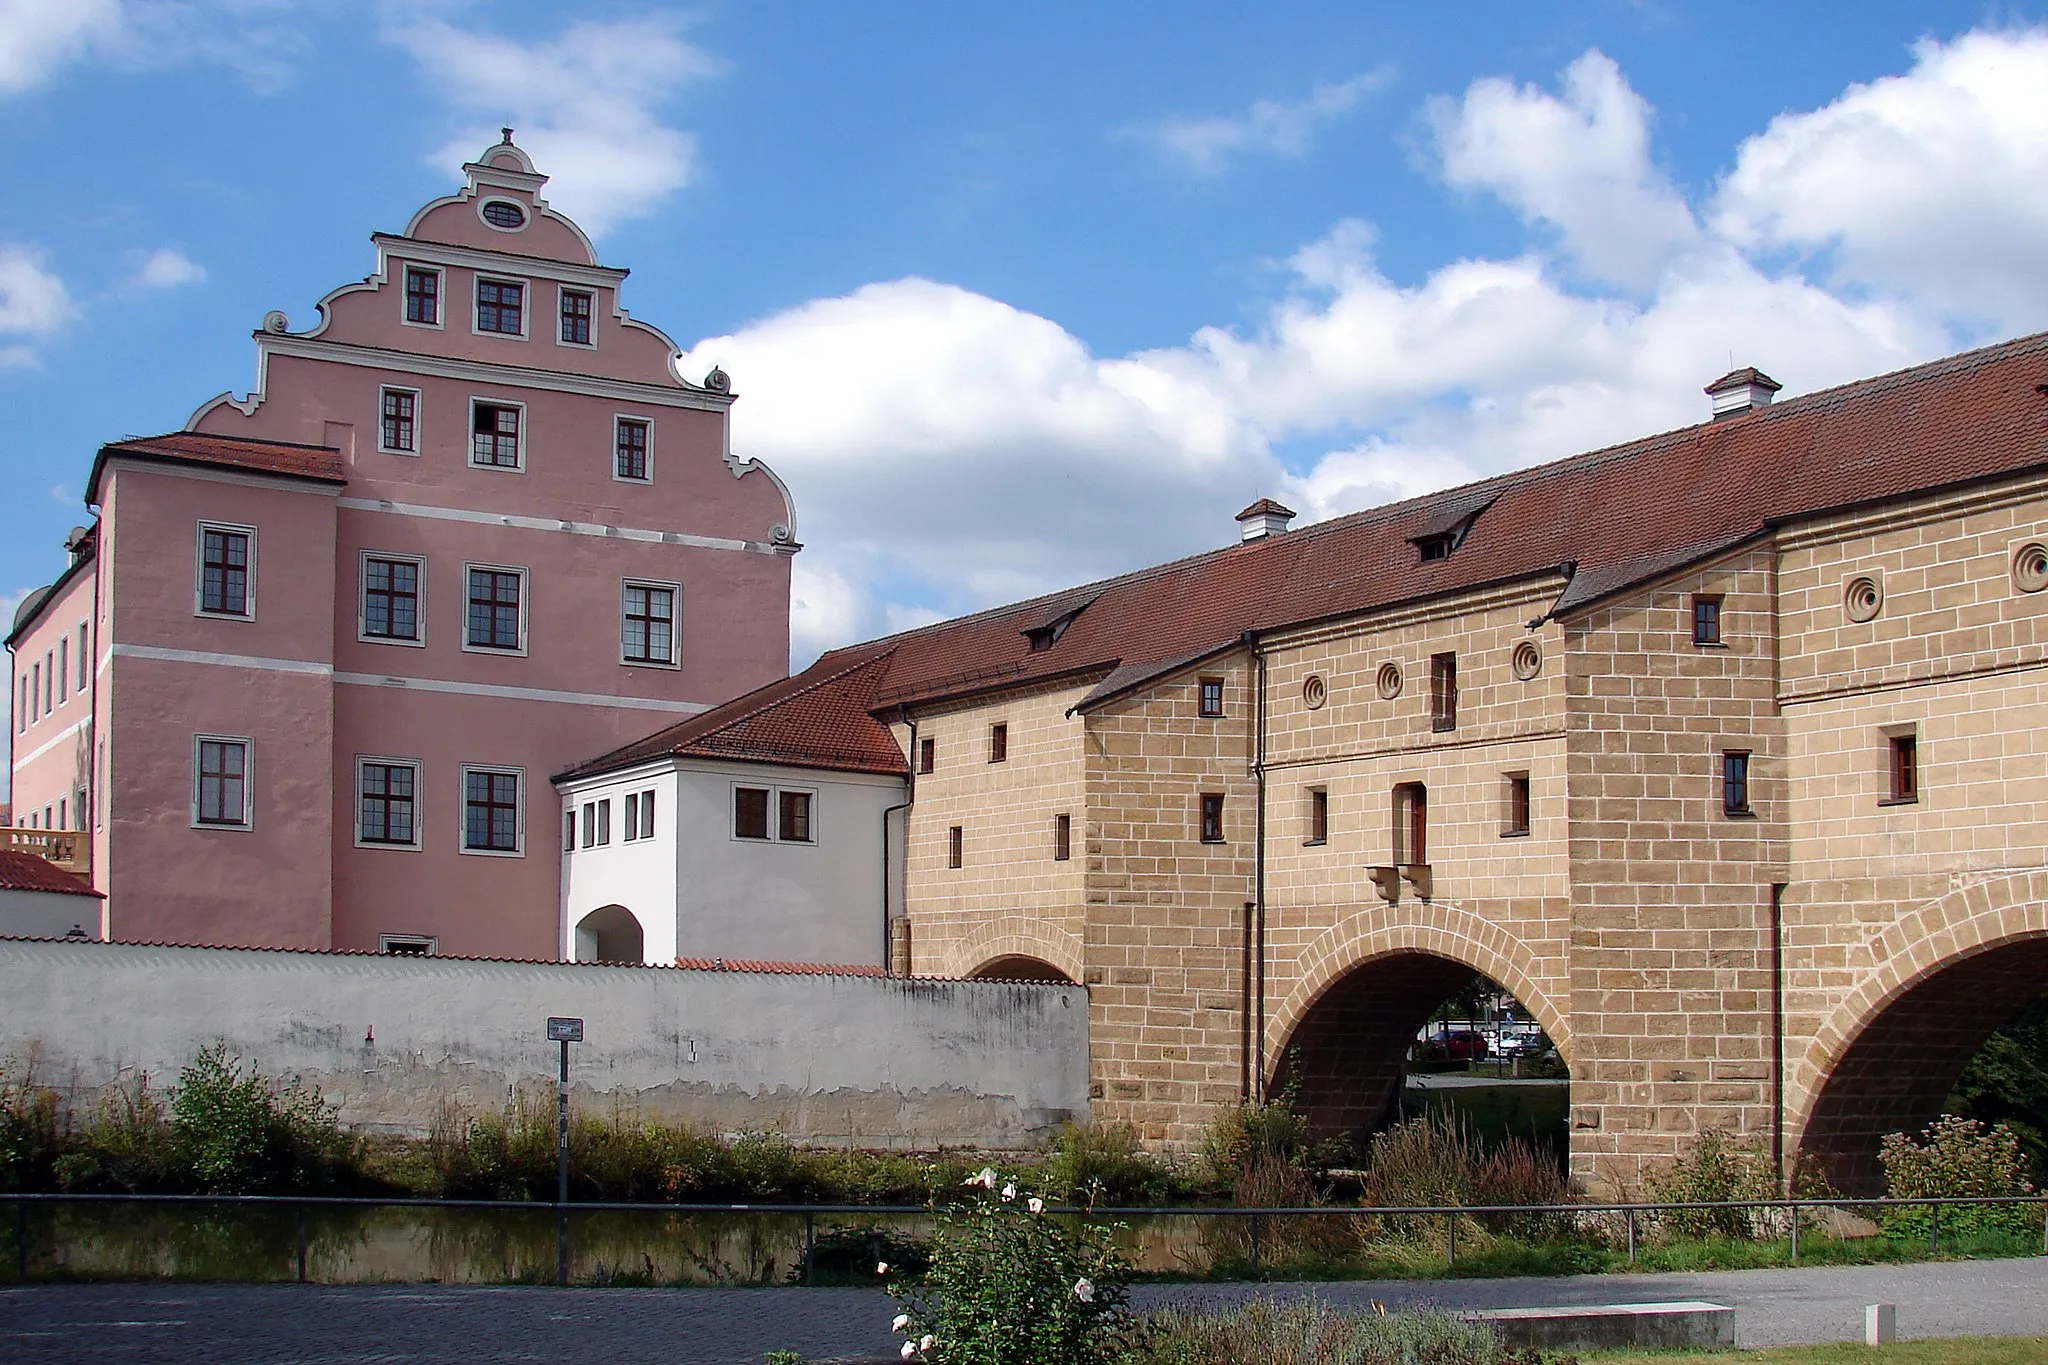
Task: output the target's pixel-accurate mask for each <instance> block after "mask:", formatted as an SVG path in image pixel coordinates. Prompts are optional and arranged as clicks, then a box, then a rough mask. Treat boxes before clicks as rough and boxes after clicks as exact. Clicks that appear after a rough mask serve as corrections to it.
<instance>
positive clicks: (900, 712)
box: [882, 706, 917, 976]
mask: <svg viewBox="0 0 2048 1365" xmlns="http://www.w3.org/2000/svg"><path fill="white" fill-rule="evenodd" d="M896 718H897V720H898V721H899V722H900V723H902V724H904V725H907V726H909V727H910V761H909V762H908V763H906V764H905V765H904V766H905V767H906V768H908V769H909V770H910V779H909V781H908V782H907V783H906V784H905V788H906V790H905V793H904V799H903V800H901V801H899V802H897V803H896V804H895V805H893V806H890V807H889V808H887V809H886V810H884V811H883V812H882V974H883V975H884V976H887V975H888V974H889V955H890V950H891V948H893V947H894V945H893V944H892V943H891V942H890V941H889V817H890V816H892V815H894V814H895V813H896V812H897V811H907V810H909V809H910V808H911V806H912V805H913V804H915V803H916V801H917V722H916V721H915V720H913V719H911V715H910V708H909V707H907V706H898V707H897V708H896ZM903 862H904V867H905V870H906V876H905V878H904V881H905V883H906V884H907V883H908V881H909V877H908V875H907V872H908V868H909V865H910V817H909V816H908V815H905V816H904V817H903Z"/></svg>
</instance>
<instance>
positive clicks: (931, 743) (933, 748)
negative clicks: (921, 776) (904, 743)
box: [917, 739, 939, 773]
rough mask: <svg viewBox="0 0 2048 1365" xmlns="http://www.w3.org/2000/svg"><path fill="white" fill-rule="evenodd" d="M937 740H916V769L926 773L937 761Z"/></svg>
mask: <svg viewBox="0 0 2048 1365" xmlns="http://www.w3.org/2000/svg"><path fill="white" fill-rule="evenodd" d="M938 755H939V742H938V741H937V740H935V739H921V740H919V741H918V742H917V770H918V771H919V772H921V773H928V772H930V771H931V770H932V768H933V767H934V766H935V765H936V764H937V762H938Z"/></svg>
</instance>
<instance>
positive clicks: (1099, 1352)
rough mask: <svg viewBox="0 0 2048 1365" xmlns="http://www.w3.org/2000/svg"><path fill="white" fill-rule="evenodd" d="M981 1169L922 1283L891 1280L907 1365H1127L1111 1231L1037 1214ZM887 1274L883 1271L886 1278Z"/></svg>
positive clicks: (1126, 1329)
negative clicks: (921, 1364)
mask: <svg viewBox="0 0 2048 1365" xmlns="http://www.w3.org/2000/svg"><path fill="white" fill-rule="evenodd" d="M996 1180H997V1176H996V1174H995V1172H994V1171H992V1170H987V1169H984V1170H983V1171H982V1173H981V1175H980V1176H979V1177H976V1184H977V1186H978V1187H979V1188H978V1189H977V1191H976V1194H975V1197H973V1198H972V1199H970V1200H969V1201H968V1202H967V1203H966V1204H965V1205H963V1206H960V1207H957V1208H955V1209H953V1210H951V1211H950V1212H948V1213H947V1214H946V1215H945V1216H944V1217H943V1218H942V1219H941V1221H940V1224H939V1230H938V1234H937V1236H936V1237H935V1238H934V1239H933V1241H932V1249H931V1266H930V1268H929V1269H928V1270H927V1271H926V1272H925V1273H924V1275H923V1276H922V1277H921V1278H918V1279H916V1280H910V1279H908V1278H907V1277H903V1276H897V1277H895V1278H891V1279H889V1280H888V1290H889V1292H890V1294H891V1295H893V1296H894V1297H895V1298H896V1299H898V1300H899V1301H900V1302H902V1304H903V1305H904V1311H903V1313H902V1315H901V1316H899V1317H898V1318H897V1320H896V1329H897V1330H898V1331H900V1332H901V1333H903V1335H904V1338H905V1342H906V1345H907V1346H908V1348H909V1349H908V1350H906V1351H905V1352H904V1354H905V1356H906V1358H913V1359H918V1360H925V1361H932V1362H937V1363H938V1365H1094V1363H1095V1362H1100V1363H1101V1365H1110V1362H1115V1361H1121V1360H1123V1359H1124V1358H1125V1356H1126V1354H1127V1352H1128V1350H1129V1348H1130V1345H1131V1327H1132V1320H1131V1317H1130V1311H1129V1308H1128V1307H1127V1305H1126V1290H1125V1288H1124V1281H1125V1280H1126V1279H1127V1278H1128V1276H1129V1273H1130V1267H1129V1266H1128V1265H1127V1264H1126V1263H1125V1261H1124V1260H1123V1258H1122V1256H1121V1255H1119V1254H1118V1252H1117V1250H1116V1248H1115V1244H1114V1240H1113V1239H1114V1236H1115V1233H1116V1231H1117V1229H1115V1228H1113V1227H1108V1226H1104V1225H1101V1224H1088V1223H1085V1222H1080V1221H1077V1220H1074V1219H1072V1218H1070V1217H1062V1216H1058V1215H1053V1214H1047V1213H1043V1212H1040V1211H1038V1210H1039V1208H1040V1207H1041V1204H1040V1201H1038V1200H1037V1199H1035V1198H1032V1197H1028V1196H1024V1195H1022V1194H1020V1193H1019V1192H1018V1190H1017V1187H1016V1186H1015V1185H1005V1186H1003V1188H1002V1191H1001V1193H1000V1194H998V1193H996V1192H995V1184H996ZM884 1273H885V1274H886V1268H885V1272H884Z"/></svg>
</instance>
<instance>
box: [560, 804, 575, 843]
mask: <svg viewBox="0 0 2048 1365" xmlns="http://www.w3.org/2000/svg"><path fill="white" fill-rule="evenodd" d="M575 851H576V812H575V811H573V810H567V811H563V812H562V852H564V853H574V852H575Z"/></svg>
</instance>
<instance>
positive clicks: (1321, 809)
mask: <svg viewBox="0 0 2048 1365" xmlns="http://www.w3.org/2000/svg"><path fill="white" fill-rule="evenodd" d="M1304 842H1306V843H1310V844H1327V843H1328V842H1330V790H1329V788H1327V787H1310V788H1309V789H1308V838H1307V839H1306V840H1305V841H1304Z"/></svg>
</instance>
